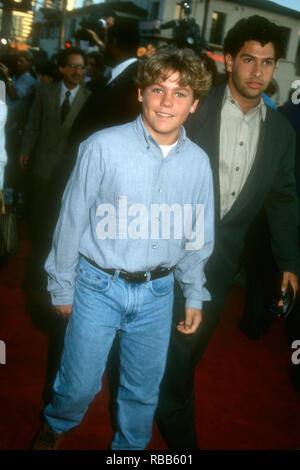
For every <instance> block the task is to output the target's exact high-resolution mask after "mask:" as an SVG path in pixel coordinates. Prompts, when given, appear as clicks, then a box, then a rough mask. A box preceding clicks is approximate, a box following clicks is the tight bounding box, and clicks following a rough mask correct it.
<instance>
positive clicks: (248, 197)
mask: <svg viewBox="0 0 300 470" xmlns="http://www.w3.org/2000/svg"><path fill="white" fill-rule="evenodd" d="M283 49H284V48H283V40H282V37H281V32H280V28H279V27H277V26H276V25H275V24H273V23H271V22H269V21H268V20H267V19H265V18H262V17H259V16H253V17H250V18H247V19H243V20H241V21H239V22H238V23H237V24H236V25H235V26H234V27H233V28H232V30H230V31H229V32H228V35H227V37H226V39H225V43H224V55H225V65H226V71H227V73H228V84H227V85H223V86H218V87H215V88H213V89H212V91H211V93H210V94H209V95H208V97H207V98H206V99H205V100H204V102H203V103H202V104H201V106H200V107H198V109H197V111H196V113H195V115H194V116H193V118H191V119H190V120H189V122H188V123H187V126H186V127H187V131H188V134H189V135H190V137H191V138H192V140H194V142H196V143H197V144H199V145H200V146H201V147H202V148H204V149H205V150H206V152H207V154H208V155H209V157H210V161H211V165H212V170H213V177H214V192H215V230H216V232H215V235H216V239H215V248H214V252H213V254H212V256H211V258H210V259H209V261H208V263H207V265H206V269H205V273H206V278H207V286H208V289H209V291H210V292H211V294H212V302H210V303H205V305H204V308H203V319H202V323H201V325H200V327H199V329H198V331H197V332H196V333H195V334H194V335H193V337H190V338H184V337H182V336H181V335H180V334H174V335H173V336H172V338H171V345H170V351H169V358H168V363H167V369H166V374H165V378H164V380H163V383H162V387H161V396H160V402H159V408H158V412H157V422H158V425H159V429H160V431H161V433H162V434H163V436H164V438H165V440H166V442H167V443H168V445H169V446H170V448H172V449H192V448H197V439H196V430H195V423H194V386H193V381H194V370H195V366H196V364H197V361H198V360H199V358H200V357H201V355H202V354H203V352H204V350H205V348H206V345H207V343H208V342H209V339H210V337H211V335H212V333H213V330H214V328H215V327H216V325H217V323H218V320H219V315H220V311H221V308H222V306H223V304H224V301H225V298H226V294H227V292H228V289H229V287H230V284H231V282H232V279H233V277H234V275H235V273H236V270H237V268H238V264H239V260H240V257H241V253H242V250H243V247H244V243H245V237H246V234H247V230H248V228H249V226H250V224H251V222H252V221H253V220H254V219H255V217H256V216H257V214H258V213H259V211H260V210H261V209H262V208H264V210H265V213H266V215H267V218H268V222H269V226H270V231H271V237H272V248H273V254H274V257H275V259H276V261H277V264H278V266H279V269H280V271H281V272H282V285H281V288H282V290H285V288H286V287H287V283H288V281H290V282H291V284H292V285H293V287H294V289H295V290H297V289H298V278H297V274H298V273H299V267H300V261H299V242H298V207H297V197H296V190H295V177H294V161H293V157H294V144H295V139H294V133H293V130H292V129H291V127H290V126H289V124H288V122H287V121H286V120H285V119H284V118H283V117H282V116H281V115H280V114H279V113H278V112H276V111H274V110H273V109H271V108H269V107H266V106H265V104H264V103H263V100H262V93H263V92H264V90H266V88H267V87H268V85H269V83H270V81H271V80H272V77H273V75H274V72H275V69H276V66H277V62H278V59H279V58H280V57H281V56H282V52H283ZM181 304H182V302H181V298H180V290H178V292H177V299H176V298H175V306H176V307H177V308H176V311H175V322H176V323H177V322H178V321H179V320H180V318H181V315H182V312H181V310H180V306H181ZM186 339H188V341H186Z"/></svg>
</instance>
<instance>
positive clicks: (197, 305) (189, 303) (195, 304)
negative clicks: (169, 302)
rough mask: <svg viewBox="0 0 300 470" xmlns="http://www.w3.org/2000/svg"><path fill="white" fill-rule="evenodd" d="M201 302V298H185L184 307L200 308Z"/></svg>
mask: <svg viewBox="0 0 300 470" xmlns="http://www.w3.org/2000/svg"><path fill="white" fill-rule="evenodd" d="M202 306H203V302H202V301H201V300H193V299H186V301H185V308H197V309H199V310H202Z"/></svg>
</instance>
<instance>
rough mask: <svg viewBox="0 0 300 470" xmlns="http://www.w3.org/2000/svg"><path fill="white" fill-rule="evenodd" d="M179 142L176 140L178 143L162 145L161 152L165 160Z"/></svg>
mask: <svg viewBox="0 0 300 470" xmlns="http://www.w3.org/2000/svg"><path fill="white" fill-rule="evenodd" d="M177 142H178V140H176V142H175V143H174V144H171V145H160V148H161V151H162V154H163V156H164V158H166V156H167V155H168V153H169V152H170V150H171V149H172V148H173V147H175V145H176V144H177Z"/></svg>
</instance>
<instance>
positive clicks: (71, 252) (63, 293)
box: [45, 139, 103, 305]
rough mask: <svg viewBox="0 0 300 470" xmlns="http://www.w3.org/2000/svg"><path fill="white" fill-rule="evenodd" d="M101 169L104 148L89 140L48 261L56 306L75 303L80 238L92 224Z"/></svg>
mask: <svg viewBox="0 0 300 470" xmlns="http://www.w3.org/2000/svg"><path fill="white" fill-rule="evenodd" d="M102 170H103V169H102V162H101V147H99V146H98V147H97V150H96V149H94V146H93V144H92V143H90V142H89V139H88V140H87V141H85V142H83V143H82V144H81V145H80V147H79V152H78V157H77V162H76V165H75V167H74V170H73V172H72V175H71V177H70V180H69V182H68V184H67V187H66V190H65V192H64V195H63V198H62V207H61V212H60V215H59V219H58V222H57V225H56V228H55V232H54V236H53V245H52V249H51V251H50V253H49V256H48V258H47V260H46V264H45V269H46V271H47V273H48V291H49V292H50V295H51V300H52V303H53V305H69V304H72V303H73V296H74V280H75V273H76V267H77V264H78V259H79V245H80V240H81V237H82V235H83V233H84V231H85V229H86V228H87V227H88V225H89V211H90V208H91V206H92V204H93V203H94V201H95V198H96V196H97V191H98V189H99V185H100V183H101V175H102V173H103V171H102Z"/></svg>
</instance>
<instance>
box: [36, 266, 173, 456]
mask: <svg viewBox="0 0 300 470" xmlns="http://www.w3.org/2000/svg"><path fill="white" fill-rule="evenodd" d="M148 279H149V276H148ZM173 284H174V278H173V273H172V272H171V274H169V275H167V276H165V277H162V278H160V279H156V280H153V281H149V280H147V282H145V283H141V284H128V283H127V282H126V281H125V280H124V279H122V278H120V277H119V276H118V272H117V273H116V274H115V275H114V276H111V275H110V274H107V273H105V272H103V271H100V270H99V269H97V268H95V267H94V266H92V265H91V264H90V263H88V262H87V261H86V260H85V259H84V258H80V261H79V264H78V268H77V278H76V284H75V296H74V303H73V310H72V315H71V317H70V320H69V323H68V327H67V330H66V336H65V344H64V350H63V353H62V358H61V363H60V368H59V371H58V373H57V376H56V379H55V383H54V397H53V400H52V403H50V404H49V405H48V406H47V407H46V408H45V410H44V414H45V417H46V420H47V422H48V423H49V425H50V427H51V428H52V429H53V431H54V432H56V433H61V432H66V431H68V430H70V429H71V428H73V427H74V426H76V425H78V424H79V423H80V422H81V420H82V418H83V416H84V413H85V412H86V410H87V408H88V405H89V404H90V402H91V401H92V400H93V398H94V397H95V395H96V394H97V393H98V392H99V391H100V390H101V384H102V375H103V372H104V369H105V365H106V361H107V357H108V354H109V351H110V348H111V345H112V342H113V339H114V337H115V334H116V333H118V335H119V343H120V387H119V390H118V397H117V403H118V430H117V432H116V434H115V436H114V439H113V442H112V446H111V448H112V449H131V450H132V449H137V450H139V449H144V448H145V447H146V445H147V443H148V442H149V440H150V438H151V431H152V422H153V416H154V413H155V410H156V407H157V402H158V393H159V385H160V382H161V380H162V377H163V373H164V370H165V363H166V356H167V350H168V345H169V338H170V330H171V319H172V307H173Z"/></svg>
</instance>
